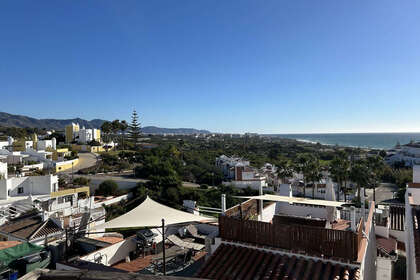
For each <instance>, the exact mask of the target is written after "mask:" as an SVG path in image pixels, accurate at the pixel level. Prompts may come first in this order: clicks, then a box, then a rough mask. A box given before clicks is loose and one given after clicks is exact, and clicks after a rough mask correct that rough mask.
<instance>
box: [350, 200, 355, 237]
mask: <svg viewBox="0 0 420 280" xmlns="http://www.w3.org/2000/svg"><path fill="white" fill-rule="evenodd" d="M350 220H351V230H352V231H356V208H355V207H354V206H351V207H350Z"/></svg>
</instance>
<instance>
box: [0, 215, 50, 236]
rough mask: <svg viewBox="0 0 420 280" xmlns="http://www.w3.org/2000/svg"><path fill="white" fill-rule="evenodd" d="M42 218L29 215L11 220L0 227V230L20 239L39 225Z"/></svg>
mask: <svg viewBox="0 0 420 280" xmlns="http://www.w3.org/2000/svg"><path fill="white" fill-rule="evenodd" d="M42 223H43V222H42V218H41V217H39V216H31V217H25V218H17V219H15V220H11V221H9V222H7V223H5V224H3V225H2V226H1V227H0V232H3V233H6V234H10V235H13V236H16V237H18V238H22V239H28V238H29V237H30V236H31V235H32V234H33V233H34V232H35V231H36V230H37V229H38V228H39V227H40V226H41V225H42Z"/></svg>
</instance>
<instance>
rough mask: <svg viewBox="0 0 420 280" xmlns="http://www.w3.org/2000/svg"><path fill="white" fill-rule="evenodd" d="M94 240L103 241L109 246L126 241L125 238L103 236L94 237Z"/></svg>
mask: <svg viewBox="0 0 420 280" xmlns="http://www.w3.org/2000/svg"><path fill="white" fill-rule="evenodd" d="M92 238H93V239H96V240H99V241H102V242H106V243H109V244H115V243H118V242H121V241H123V240H124V238H122V237H116V236H102V237H92Z"/></svg>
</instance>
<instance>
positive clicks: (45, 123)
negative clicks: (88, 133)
mask: <svg viewBox="0 0 420 280" xmlns="http://www.w3.org/2000/svg"><path fill="white" fill-rule="evenodd" d="M72 122H74V123H79V124H80V125H81V126H85V127H86V128H98V127H100V126H101V125H102V124H103V123H104V122H105V120H100V119H94V120H91V121H87V120H84V119H81V118H75V119H65V120H58V119H35V118H31V117H27V116H21V115H12V114H8V113H4V112H0V126H9V127H30V128H35V127H37V128H46V129H56V130H64V127H65V126H66V125H68V124H71V123H72Z"/></svg>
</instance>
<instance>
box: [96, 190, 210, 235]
mask: <svg viewBox="0 0 420 280" xmlns="http://www.w3.org/2000/svg"><path fill="white" fill-rule="evenodd" d="M162 219H165V225H172V224H182V223H190V222H215V221H217V220H216V218H213V217H205V216H199V215H194V214H190V213H187V212H184V211H181V210H177V209H174V208H171V207H168V206H166V205H163V204H160V203H158V202H156V201H154V200H152V199H151V198H150V197H147V198H146V199H145V200H144V201H143V202H142V203H141V204H140V205H139V206H137V207H136V208H134V209H133V210H131V211H129V212H127V213H125V214H124V215H122V216H119V217H117V218H115V219H113V220H111V221H108V222H106V223H104V224H101V225H98V226H96V227H95V230H98V229H111V228H142V227H159V226H161V225H162Z"/></svg>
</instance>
